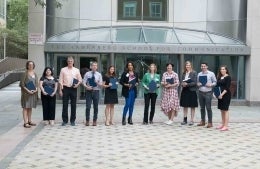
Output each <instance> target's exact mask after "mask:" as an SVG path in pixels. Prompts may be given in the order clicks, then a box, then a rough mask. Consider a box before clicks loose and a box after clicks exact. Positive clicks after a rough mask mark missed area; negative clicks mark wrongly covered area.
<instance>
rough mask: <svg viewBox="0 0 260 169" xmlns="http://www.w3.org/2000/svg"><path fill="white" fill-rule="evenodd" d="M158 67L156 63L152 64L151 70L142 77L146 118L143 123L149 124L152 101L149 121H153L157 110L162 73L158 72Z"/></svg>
mask: <svg viewBox="0 0 260 169" xmlns="http://www.w3.org/2000/svg"><path fill="white" fill-rule="evenodd" d="M156 72H157V67H156V65H155V64H154V63H152V64H150V66H149V72H148V73H145V75H144V77H143V79H142V85H143V87H144V118H143V124H145V125H146V124H148V110H149V104H150V102H151V110H150V117H149V123H150V124H152V123H153V117H154V112H155V104H156V98H157V96H158V88H159V87H160V75H159V74H157V73H156Z"/></svg>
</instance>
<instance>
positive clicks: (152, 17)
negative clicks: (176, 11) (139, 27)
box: [117, 0, 168, 21]
mask: <svg viewBox="0 0 260 169" xmlns="http://www.w3.org/2000/svg"><path fill="white" fill-rule="evenodd" d="M117 2H118V13H117V16H118V20H149V21H166V20H167V12H168V5H167V0H118V1H117Z"/></svg>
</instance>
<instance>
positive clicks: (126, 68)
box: [125, 61, 135, 72]
mask: <svg viewBox="0 0 260 169" xmlns="http://www.w3.org/2000/svg"><path fill="white" fill-rule="evenodd" d="M129 63H131V64H132V66H133V71H134V70H135V66H134V62H132V61H128V62H127V63H126V65H125V71H126V72H128V71H129V70H128V64H129Z"/></svg>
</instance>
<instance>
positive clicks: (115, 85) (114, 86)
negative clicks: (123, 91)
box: [109, 77, 118, 89]
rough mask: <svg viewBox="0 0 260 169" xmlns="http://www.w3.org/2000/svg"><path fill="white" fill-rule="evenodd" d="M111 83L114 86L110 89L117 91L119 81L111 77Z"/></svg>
mask: <svg viewBox="0 0 260 169" xmlns="http://www.w3.org/2000/svg"><path fill="white" fill-rule="evenodd" d="M109 83H111V84H112V86H110V89H117V87H118V86H117V79H116V78H113V77H111V78H110V79H109Z"/></svg>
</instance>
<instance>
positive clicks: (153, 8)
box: [149, 2, 162, 18]
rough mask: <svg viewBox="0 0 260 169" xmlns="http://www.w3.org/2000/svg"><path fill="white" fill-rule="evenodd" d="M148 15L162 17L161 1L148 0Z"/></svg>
mask: <svg viewBox="0 0 260 169" xmlns="http://www.w3.org/2000/svg"><path fill="white" fill-rule="evenodd" d="M149 6H150V17H158V18H161V17H162V3H161V2H150V4H149Z"/></svg>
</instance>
